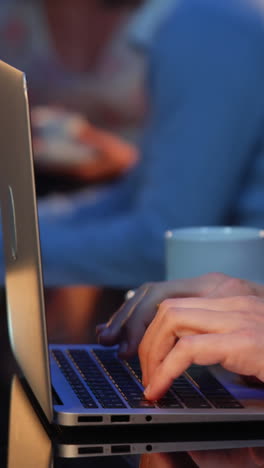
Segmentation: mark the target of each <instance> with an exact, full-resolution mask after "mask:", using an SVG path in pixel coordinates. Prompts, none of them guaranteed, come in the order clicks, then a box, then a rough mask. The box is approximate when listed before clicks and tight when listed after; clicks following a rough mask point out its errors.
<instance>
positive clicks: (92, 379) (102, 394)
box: [68, 349, 126, 408]
mask: <svg viewBox="0 0 264 468" xmlns="http://www.w3.org/2000/svg"><path fill="white" fill-rule="evenodd" d="M68 354H69V356H70V358H71V359H72V361H73V362H74V364H75V365H76V367H77V368H78V369H79V371H80V373H81V375H82V377H83V378H84V380H85V381H86V382H87V384H88V386H89V388H90V389H91V390H92V392H93V394H94V395H95V397H96V399H97V400H98V401H99V403H100V405H101V406H102V407H103V408H126V405H125V404H124V403H123V401H122V400H121V398H119V396H118V394H117V393H116V392H115V390H114V389H113V387H112V386H111V385H110V383H109V382H108V380H107V379H106V378H105V377H104V375H103V374H102V372H101V371H100V369H99V368H98V366H97V365H96V364H95V363H94V361H93V360H92V358H91V357H90V356H89V354H88V353H87V352H86V351H83V350H73V349H72V350H68Z"/></svg>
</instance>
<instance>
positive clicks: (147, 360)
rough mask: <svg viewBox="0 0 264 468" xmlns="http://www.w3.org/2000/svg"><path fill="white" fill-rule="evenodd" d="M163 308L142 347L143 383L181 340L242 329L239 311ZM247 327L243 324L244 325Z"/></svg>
mask: <svg viewBox="0 0 264 468" xmlns="http://www.w3.org/2000/svg"><path fill="white" fill-rule="evenodd" d="M168 303H169V304H170V303H173V301H166V303H165V305H161V306H160V309H161V310H159V312H158V314H157V316H156V317H155V319H154V320H153V321H152V323H151V325H150V326H149V327H148V329H147V331H146V333H145V335H144V337H143V340H142V342H141V344H140V347H139V356H140V361H141V366H142V375H143V383H144V385H147V384H148V382H149V378H150V375H152V374H153V372H154V370H155V369H156V367H157V366H158V365H159V364H160V363H161V362H162V361H163V360H164V359H165V357H166V355H167V354H168V353H169V351H170V350H171V349H172V348H173V346H174V345H175V343H176V342H177V339H178V338H181V337H183V336H186V335H193V334H201V333H229V332H232V331H233V330H236V329H238V328H239V327H241V323H242V322H241V316H240V313H239V312H237V313H236V312H233V313H232V314H231V313H227V312H219V311H216V310H203V309H178V308H173V307H170V306H167V304H168ZM242 324H243V323H242Z"/></svg>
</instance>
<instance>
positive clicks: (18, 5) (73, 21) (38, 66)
mask: <svg viewBox="0 0 264 468" xmlns="http://www.w3.org/2000/svg"><path fill="white" fill-rule="evenodd" d="M138 3H140V2H138V1H136V0H134V1H132V2H131V1H130V0H125V1H124V2H121V3H120V2H119V3H118V2H115V1H113V0H89V1H86V0H77V2H74V3H73V2H72V1H71V0H66V1H62V0H56V1H55V2H54V1H50V0H37V1H32V0H10V1H9V2H5V3H4V4H3V6H1V12H0V56H1V58H2V59H3V60H5V61H7V62H8V63H10V64H11V65H13V66H16V67H17V68H20V69H21V70H23V71H25V73H26V75H27V80H28V87H29V94H30V99H31V105H32V108H33V109H34V112H32V123H33V129H34V135H35V136H36V137H37V138H36V139H34V141H35V140H36V141H35V148H34V149H35V155H36V157H37V161H38V163H39V164H40V165H41V166H42V168H43V166H45V164H46V165H47V166H48V168H49V169H51V170H53V171H56V170H59V169H63V170H64V171H65V172H66V173H69V172H70V173H71V174H72V175H73V176H74V175H76V174H77V175H78V176H80V177H82V178H83V177H86V178H87V180H88V181H96V182H98V181H100V180H101V179H105V178H111V177H112V176H115V175H119V174H122V173H123V172H124V171H126V170H127V169H128V168H130V167H131V166H133V165H134V164H135V162H136V159H137V151H136V148H135V147H133V146H132V145H130V144H128V142H126V141H125V140H124V139H123V140H120V139H118V138H114V134H119V135H120V136H122V137H125V138H126V139H127V138H128V139H130V140H131V139H132V136H133V137H134V133H135V132H136V129H137V126H138V125H139V121H140V120H141V118H142V113H143V107H144V105H143V92H142V96H141V90H142V88H143V86H142V79H143V78H142V77H143V75H144V72H143V69H144V62H143V60H142V58H141V57H139V56H138V55H136V54H135V53H133V51H131V49H130V48H129V47H127V46H126V43H125V40H124V39H123V36H124V34H125V29H126V24H127V22H128V21H129V19H130V16H131V15H132V14H133V11H134V8H135V7H136V6H137V4H138ZM141 97H142V99H141ZM125 101H126V105H124V102H125ZM36 106H37V107H36ZM39 106H41V107H39ZM42 106H45V107H44V109H43V107H42ZM87 119H88V121H87ZM72 121H73V124H72ZM72 125H74V130H75V132H74V133H73V132H71V126H72ZM98 127H103V128H104V131H102V130H101V129H100V128H98ZM105 130H109V131H110V133H108V132H107V131H105ZM85 149H86V152H85ZM52 164H53V165H52Z"/></svg>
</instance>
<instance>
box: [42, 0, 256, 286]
mask: <svg viewBox="0 0 264 468" xmlns="http://www.w3.org/2000/svg"><path fill="white" fill-rule="evenodd" d="M153 2H154V0H153ZM154 3H155V5H158V6H160V5H164V3H162V4H161V3H160V2H154ZM154 3H153V5H154ZM150 7H151V2H150V1H149V2H148V3H146V4H145V5H143V6H142V7H141V8H142V10H141V13H142V15H144V14H145V12H146V9H148V8H150ZM138 14H139V12H138ZM139 19H140V17H138V21H139ZM263 21H264V18H263V7H262V5H261V3H260V2H252V1H250V0H228V1H227V0H223V1H222V2H219V1H218V0H210V1H209V0H180V1H179V0H172V1H171V5H170V8H168V10H166V14H165V15H164V16H162V15H158V18H157V21H154V22H152V23H151V24H150V25H149V29H148V33H149V34H148V35H147V36H148V37H147V36H146V35H145V37H141V38H138V37H136V36H137V34H136V35H135V36H134V46H135V47H136V49H137V50H138V51H147V54H148V58H149V70H148V79H147V87H148V92H147V102H148V110H147V118H146V124H145V129H144V136H143V139H142V143H141V146H140V163H139V164H138V165H137V166H136V167H135V168H134V170H131V171H130V172H129V173H128V174H126V176H124V177H123V178H122V180H121V181H120V182H119V183H118V184H115V186H113V187H112V188H111V190H106V191H105V193H104V191H101V193H100V196H99V197H98V195H97V197H96V202H95V203H91V198H89V199H87V197H86V196H85V194H83V195H77V196H75V197H71V198H69V199H67V201H66V202H65V203H64V204H63V205H61V206H60V207H59V209H58V210H57V208H56V207H55V208H56V209H55V208H54V206H52V205H51V204H48V205H47V206H46V210H45V209H41V210H40V229H41V241H42V252H43V266H44V277H45V281H46V284H51V285H54V284H55V285H56V284H80V283H81V284H84V283H89V284H94V285H109V286H112V287H121V288H127V287H131V286H133V287H134V286H137V285H139V284H141V283H143V282H145V281H146V280H147V281H159V280H161V279H163V277H164V246H163V236H164V231H165V230H167V229H168V228H176V227H178V226H180V227H182V226H191V225H192V226H194V225H198V226H199V225H221V224H241V225H251V226H257V227H262V226H263V223H264V155H263V149H264V142H263V135H264V133H263V122H264V120H263V117H264V93H263V82H264V60H263V53H264V23H263ZM145 25H146V23H145ZM157 25H158V26H157ZM135 31H137V28H135ZM131 39H132V36H131ZM62 208H63V209H62Z"/></svg>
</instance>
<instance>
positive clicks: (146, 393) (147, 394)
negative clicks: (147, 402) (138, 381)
mask: <svg viewBox="0 0 264 468" xmlns="http://www.w3.org/2000/svg"><path fill="white" fill-rule="evenodd" d="M149 393H150V385H148V386H147V387H146V388H145V390H144V395H145V397H146V398H148V397H149Z"/></svg>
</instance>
